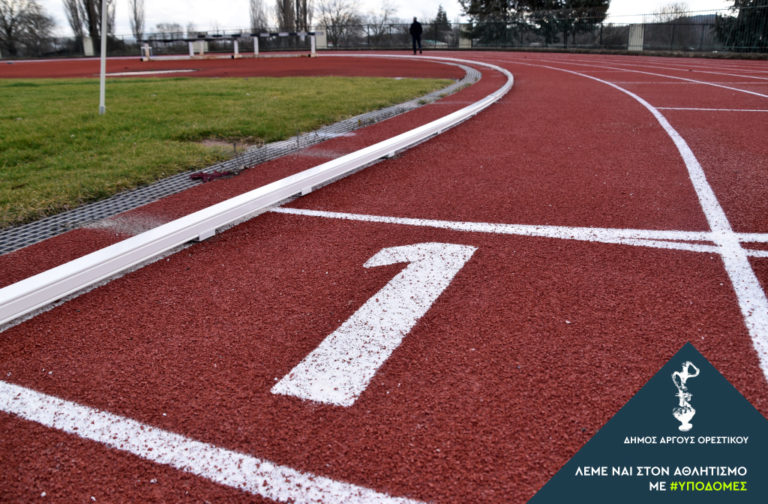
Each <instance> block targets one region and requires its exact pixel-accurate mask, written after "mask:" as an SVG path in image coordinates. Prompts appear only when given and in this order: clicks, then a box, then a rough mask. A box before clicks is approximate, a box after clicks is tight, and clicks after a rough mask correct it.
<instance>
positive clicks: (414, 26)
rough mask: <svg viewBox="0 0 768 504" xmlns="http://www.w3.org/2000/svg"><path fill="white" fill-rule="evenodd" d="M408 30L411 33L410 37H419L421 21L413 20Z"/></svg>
mask: <svg viewBox="0 0 768 504" xmlns="http://www.w3.org/2000/svg"><path fill="white" fill-rule="evenodd" d="M408 31H409V32H410V33H411V37H417V38H418V37H421V32H422V29H421V23H419V22H418V21H414V22H413V23H411V28H410V29H409V30H408Z"/></svg>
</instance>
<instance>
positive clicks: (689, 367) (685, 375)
mask: <svg viewBox="0 0 768 504" xmlns="http://www.w3.org/2000/svg"><path fill="white" fill-rule="evenodd" d="M697 376H699V368H697V367H696V366H695V365H694V364H693V362H691V361H685V362H684V363H683V369H682V370H681V371H675V372H674V373H672V382H673V383H674V384H675V387H677V394H675V396H676V397H677V398H678V406H677V407H676V408H673V409H672V416H673V417H675V418H676V419H677V421H678V422H680V426H679V427H678V429H680V430H681V431H683V432H688V431H689V430H691V429H692V428H693V424H692V423H691V418H693V415H695V414H696V410H695V409H693V406H691V398H692V397H693V395H691V393H690V392H688V386H687V385H686V382H687V381H688V379H689V378H696V377H697Z"/></svg>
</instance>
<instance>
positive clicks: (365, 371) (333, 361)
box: [272, 243, 477, 407]
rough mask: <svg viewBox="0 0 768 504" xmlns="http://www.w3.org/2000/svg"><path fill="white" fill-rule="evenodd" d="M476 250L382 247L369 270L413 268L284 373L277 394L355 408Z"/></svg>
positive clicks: (450, 246) (462, 247) (437, 245)
mask: <svg viewBox="0 0 768 504" xmlns="http://www.w3.org/2000/svg"><path fill="white" fill-rule="evenodd" d="M475 250H477V249H476V247H472V246H469V245H454V244H451V243H418V244H415V245H404V246H400V247H389V248H385V249H383V250H380V251H379V252H378V253H376V255H374V256H373V257H371V258H370V259H369V260H368V261H367V262H366V263H365V264H364V266H365V267H366V268H373V267H376V266H387V265H390V264H398V263H408V266H407V267H406V268H405V269H403V270H402V271H400V272H399V273H398V274H397V275H395V277H394V278H392V280H390V281H389V283H387V284H386V285H385V286H384V287H382V288H381V289H380V290H379V291H378V292H377V293H376V294H374V295H373V296H371V298H370V299H368V301H366V302H365V304H363V306H361V307H360V308H359V309H358V310H357V311H356V312H355V313H354V314H353V315H352V316H351V317H349V318H348V319H347V320H346V321H344V323H343V324H342V325H341V326H340V327H339V328H338V329H336V330H335V331H333V332H332V333H331V334H330V335H328V336H327V337H326V338H325V339H324V340H323V341H322V343H320V345H319V346H318V347H317V348H315V349H314V350H313V351H312V352H311V353H310V354H309V355H307V356H306V357H305V358H304V359H303V360H302V361H301V362H300V363H299V364H297V365H296V367H294V368H293V369H292V370H291V371H290V372H289V373H288V374H287V375H286V376H285V377H283V379H282V380H280V381H279V382H278V383H277V384H276V385H275V386H274V387H273V388H272V393H273V394H283V395H290V396H294V397H298V398H300V399H308V400H311V401H316V402H321V403H325V404H331V405H336V406H347V407H348V406H352V405H353V404H354V403H355V401H356V400H357V398H358V397H359V396H360V394H362V393H363V391H365V389H366V388H367V387H368V384H369V383H370V381H371V380H372V379H373V377H374V376H375V375H376V372H377V371H378V370H379V368H380V367H381V366H382V365H383V364H384V362H386V360H387V359H388V358H389V356H390V355H392V353H393V352H394V351H395V350H396V349H397V347H399V346H400V343H402V341H403V339H404V338H405V336H406V335H407V334H408V333H409V332H411V329H412V328H413V326H414V325H416V323H417V322H418V321H419V319H420V318H421V317H422V316H424V314H425V313H427V311H428V310H429V309H430V307H431V306H432V304H433V303H434V302H435V300H436V299H437V298H438V297H439V296H440V294H442V293H443V291H444V290H445V289H446V288H448V285H450V283H451V281H452V280H453V277H454V276H456V273H458V272H459V270H460V269H461V268H462V267H463V266H464V265H465V264H466V263H467V261H468V260H469V258H470V257H472V254H474V253H475Z"/></svg>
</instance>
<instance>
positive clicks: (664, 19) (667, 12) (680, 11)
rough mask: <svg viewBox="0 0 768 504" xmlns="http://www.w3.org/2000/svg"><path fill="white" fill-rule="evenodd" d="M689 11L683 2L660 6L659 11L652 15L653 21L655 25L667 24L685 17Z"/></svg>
mask: <svg viewBox="0 0 768 504" xmlns="http://www.w3.org/2000/svg"><path fill="white" fill-rule="evenodd" d="M689 10H690V9H689V7H688V4H687V3H685V2H670V3H668V4H665V5H662V6H661V8H660V9H659V10H657V11H655V12H654V13H653V20H654V21H655V22H657V23H669V22H670V21H674V20H676V19H680V18H682V17H685V15H686V13H687V12H688V11H689Z"/></svg>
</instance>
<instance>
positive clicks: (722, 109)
mask: <svg viewBox="0 0 768 504" xmlns="http://www.w3.org/2000/svg"><path fill="white" fill-rule="evenodd" d="M656 108H657V109H658V110H693V111H697V112H768V109H727V108H696V107H656Z"/></svg>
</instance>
